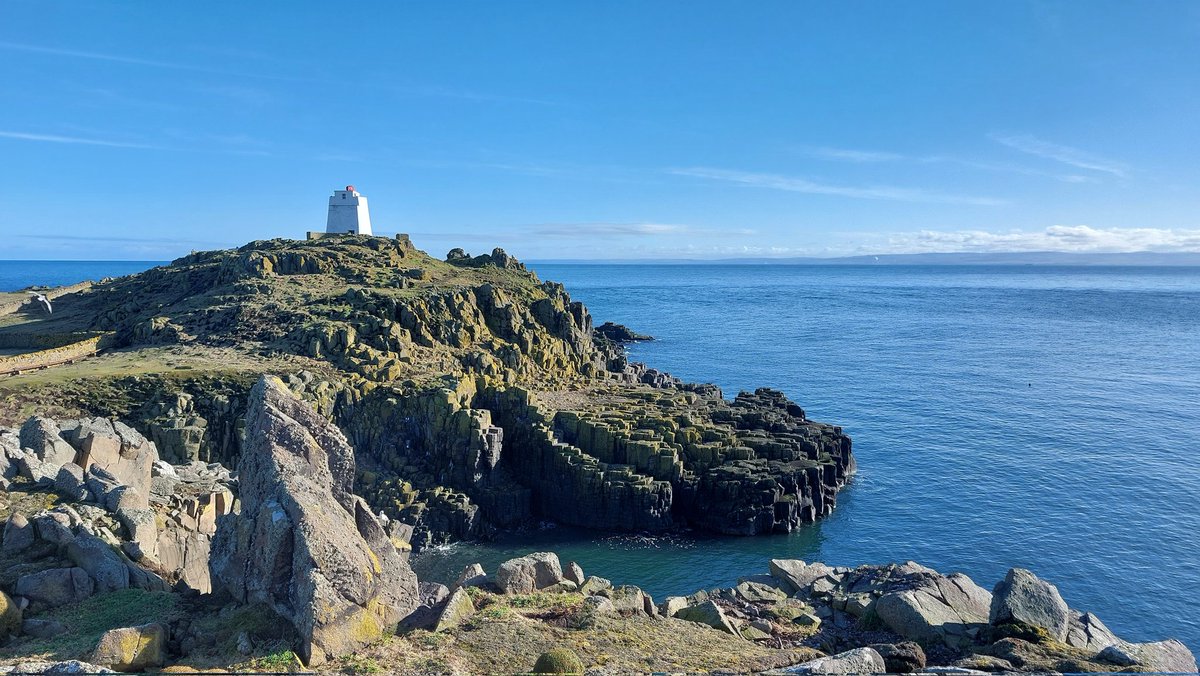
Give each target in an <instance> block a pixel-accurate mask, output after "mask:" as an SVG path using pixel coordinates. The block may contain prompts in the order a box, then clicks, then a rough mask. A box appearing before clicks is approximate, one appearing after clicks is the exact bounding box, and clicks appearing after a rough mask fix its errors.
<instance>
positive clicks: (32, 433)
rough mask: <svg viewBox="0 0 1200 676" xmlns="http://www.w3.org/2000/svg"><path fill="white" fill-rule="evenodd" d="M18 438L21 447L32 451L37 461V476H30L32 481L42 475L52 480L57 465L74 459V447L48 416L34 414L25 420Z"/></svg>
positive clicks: (59, 465) (55, 473)
mask: <svg viewBox="0 0 1200 676" xmlns="http://www.w3.org/2000/svg"><path fill="white" fill-rule="evenodd" d="M20 439H21V448H22V449H26V450H28V451H32V452H33V454H34V456H35V457H36V458H37V460H38V461H39V462H38V463H37V467H38V471H37V474H38V476H36V477H35V476H31V477H30V478H32V479H33V480H34V481H40V480H41V479H42V478H43V477H44V478H45V479H48V480H51V481H52V480H53V479H54V477H55V476H56V475H57V474H58V468H59V467H62V466H63V465H64V464H66V463H68V462H74V460H75V449H74V448H72V447H71V445H70V444H68V443H67V441H66V440H65V439H63V438H62V436H61V435H60V434H59V427H58V423H56V422H54V421H53V420H51V419H49V418H44V417H41V416H34V417H32V418H30V419H29V420H26V421H25V424H24V425H22V426H21V436H20Z"/></svg>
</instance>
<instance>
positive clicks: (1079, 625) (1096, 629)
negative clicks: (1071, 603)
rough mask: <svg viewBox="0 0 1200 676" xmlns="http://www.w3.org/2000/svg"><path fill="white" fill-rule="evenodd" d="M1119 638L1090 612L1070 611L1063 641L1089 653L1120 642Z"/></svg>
mask: <svg viewBox="0 0 1200 676" xmlns="http://www.w3.org/2000/svg"><path fill="white" fill-rule="evenodd" d="M1120 641H1121V639H1119V638H1117V635H1116V634H1114V633H1112V631H1111V630H1110V629H1109V628H1108V627H1107V626H1105V625H1104V623H1103V622H1101V621H1100V618H1098V617H1096V616H1095V615H1093V614H1091V613H1077V612H1074V611H1072V613H1071V622H1070V625H1069V626H1068V627H1067V637H1066V639H1065V640H1064V643H1066V644H1067V645H1069V646H1071V647H1073V648H1079V649H1081V650H1086V651H1088V652H1091V653H1098V652H1100V651H1101V650H1104V649H1105V648H1107V647H1108V646H1110V645H1116V644H1117V643H1120Z"/></svg>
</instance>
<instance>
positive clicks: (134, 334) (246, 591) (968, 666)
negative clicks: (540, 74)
mask: <svg viewBox="0 0 1200 676" xmlns="http://www.w3.org/2000/svg"><path fill="white" fill-rule="evenodd" d="M648 338H649V337H648V336H642V335H640V334H637V333H635V332H634V331H632V330H630V329H628V328H626V327H622V326H618V325H612V324H606V325H604V326H602V327H600V328H599V329H596V328H594V327H593V325H592V319H591V317H590V315H589V313H588V311H587V309H586V308H585V307H583V305H581V304H580V303H578V302H574V301H572V300H571V299H570V297H569V295H568V294H567V292H566V291H565V290H564V289H563V287H562V286H561V285H558V284H555V283H553V282H542V281H541V280H539V279H538V278H537V277H536V276H535V275H534V274H533V273H531V272H529V271H528V270H526V269H525V268H524V266H522V265H521V264H520V263H519V262H517V261H516V260H515V259H513V258H512V257H510V256H508V255H506V254H505V253H504V252H503V251H502V250H499V249H497V250H495V251H493V252H492V253H491V254H485V255H480V256H474V257H472V256H470V255H468V254H466V253H465V252H463V251H461V250H454V251H452V252H450V254H449V255H448V256H447V257H446V259H444V260H439V259H435V258H433V257H430V256H428V255H426V254H425V253H423V252H420V251H418V250H416V249H414V248H413V247H412V246H411V244H410V243H409V242H408V239H407V238H406V237H404V236H398V237H396V238H394V239H388V238H379V237H356V236H348V237H339V238H326V239H321V240H316V241H310V242H298V241H292V240H271V241H266V242H255V243H252V244H249V245H247V246H245V247H242V248H240V249H236V250H228V251H215V252H203V253H195V254H192V255H189V256H187V257H184V258H181V259H179V260H177V261H175V262H173V263H171V264H170V265H167V266H163V267H160V268H155V269H153V270H149V271H147V272H144V273H141V274H139V275H133V276H130V277H124V278H119V279H110V280H102V281H100V282H98V283H96V284H93V285H90V286H88V285H81V286H80V287H78V288H74V289H73V290H72V291H71V292H69V293H64V294H60V295H57V296H56V298H55V312H54V314H53V315H49V316H47V315H43V314H41V313H40V312H39V309H38V308H37V307H34V306H32V305H30V304H28V303H27V304H24V305H21V304H13V305H12V307H7V308H6V310H5V313H0V347H3V348H6V349H10V350H11V349H13V348H16V349H17V351H21V350H25V351H26V352H27V354H29V355H31V356H30V357H29V358H28V359H26V360H25V361H22V360H23V359H25V358H24V357H23V356H22V355H17V356H16V357H12V356H10V357H6V359H7V362H6V364H8V367H9V370H8V372H9V373H12V375H9V376H7V377H5V378H3V379H0V486H3V487H4V488H5V492H4V493H3V495H2V496H0V516H3V518H4V519H5V525H4V528H3V538H2V540H0V606H2V607H0V641H3V644H2V646H0V663H6V664H9V665H13V666H16V667H17V668H18V669H19V670H21V671H23V672H34V673H42V672H45V673H71V672H70V670H71V669H75V670H76V672H79V671H80V670H82V671H87V670H89V669H91V670H99V669H115V670H119V671H141V670H164V671H195V670H206V669H216V670H223V669H230V668H233V669H237V670H242V671H255V670H257V671H289V670H290V671H302V670H305V669H310V670H320V671H331V672H345V673H374V672H385V671H386V672H406V673H482V672H497V671H500V672H505V671H507V672H519V671H528V670H530V669H534V670H536V671H544V672H547V673H570V672H572V671H575V672H578V671H584V670H586V671H588V672H589V673H627V672H631V671H632V672H638V671H706V670H725V671H734V672H754V671H763V670H770V669H783V670H785V671H783V672H781V673H851V672H881V671H884V670H886V671H893V672H916V671H931V670H932V671H939V670H940V672H941V673H947V670H949V672H950V673H969V672H967V671H964V670H981V671H1059V672H1064V671H1195V670H1196V665H1195V661H1194V659H1193V658H1192V656H1191V653H1189V652H1188V650H1187V649H1186V648H1185V647H1183V646H1182V645H1181V644H1179V643H1178V642H1174V641H1163V642H1159V643H1141V644H1139V643H1129V642H1126V641H1123V640H1121V639H1119V638H1118V637H1116V636H1115V635H1113V634H1112V632H1110V631H1108V629H1107V628H1106V627H1105V626H1104V625H1103V623H1101V622H1100V620H1099V619H1098V618H1096V617H1095V616H1093V615H1091V614H1088V613H1082V612H1078V611H1075V610H1072V609H1070V608H1069V607H1068V606H1067V605H1066V603H1065V602H1063V600H1062V599H1061V597H1060V596H1059V594H1058V591H1057V589H1055V588H1054V586H1053V585H1050V584H1049V583H1046V582H1044V581H1042V580H1039V579H1038V578H1036V577H1035V576H1034V575H1033V574H1032V573H1029V572H1028V571H1023V570H1020V569H1014V570H1012V571H1010V573H1009V575H1008V576H1007V577H1006V578H1005V579H1004V580H1002V581H999V582H998V583H997V584H996V586H995V587H994V588H993V589H992V590H991V591H988V590H986V589H984V588H981V587H979V586H977V585H976V584H975V583H974V582H972V581H971V580H970V579H969V578H967V577H966V576H964V575H961V574H952V575H942V574H940V573H937V572H936V571H933V570H930V569H928V568H924V567H922V566H920V565H918V564H916V563H911V562H909V563H904V564H888V565H878V566H862V567H859V568H855V569H846V568H832V567H828V566H824V565H822V564H819V563H808V564H806V563H805V562H801V561H783V560H777V561H771V562H769V564H767V562H764V564H766V568H765V569H764V570H763V571H759V573H760V574H756V575H754V574H752V575H748V576H747V577H745V578H743V579H742V580H740V581H738V583H737V585H736V586H734V587H731V588H728V589H717V590H709V591H697V593H696V594H693V595H692V596H689V597H671V598H667V599H662V600H661V601H660V602H656V601H655V599H652V598H650V596H649V595H647V594H646V593H645V592H643V591H642V590H641V589H639V588H637V587H634V586H630V585H619V584H618V585H614V584H613V583H612V582H609V581H607V580H603V579H600V578H597V577H591V576H585V575H584V572H583V568H582V566H581V564H580V563H575V562H567V563H566V565H563V562H560V561H559V560H558V557H557V556H555V555H554V554H553V553H549V552H542V553H532V554H530V555H529V556H527V557H524V558H521V559H516V560H513V561H509V562H507V563H505V564H503V565H501V566H500V567H499V568H498V569H497V570H495V571H491V572H490V573H489V571H484V570H483V569H482V568H481V567H479V566H473V567H469V568H468V569H467V570H464V571H463V574H462V575H461V576H460V578H459V581H458V583H457V584H455V585H453V586H451V587H446V586H443V585H439V584H433V583H429V582H420V581H418V580H417V578H416V576H415V575H414V574H413V572H412V570H411V568H410V567H409V564H408V558H409V556H410V555H411V554H412V553H413V552H414V551H419V550H420V549H422V548H424V547H428V546H430V545H431V544H437V543H442V542H448V541H451V540H456V539H472V538H486V537H488V536H489V535H491V534H493V533H495V532H496V531H498V530H501V529H510V528H516V527H520V526H523V525H526V524H530V523H535V522H537V521H539V520H550V521H556V522H560V523H565V524H571V525H576V526H581V527H585V528H593V529H602V530H608V531H636V532H665V531H671V530H675V529H681V528H690V529H697V530H702V531H709V532H714V533H721V534H730V535H746V536H752V535H756V534H766V533H786V532H790V531H792V530H794V529H796V528H798V527H800V526H802V525H803V524H805V523H809V522H812V521H815V520H817V519H819V518H821V517H823V516H825V515H828V514H829V513H830V512H831V511H832V510H833V509H834V508H835V506H836V501H837V494H838V491H839V490H840V489H841V488H842V487H843V486H844V485H845V484H846V482H847V481H848V480H849V478H850V477H851V475H852V474H853V472H854V469H855V465H854V457H853V454H852V451H851V443H850V439H849V438H848V437H847V436H846V435H845V434H844V433H843V432H842V430H841V429H840V428H839V427H836V426H832V425H828V424H823V423H818V422H814V421H811V420H809V419H808V418H807V416H806V415H805V413H804V411H803V409H801V408H800V407H799V406H798V405H796V404H795V403H793V402H791V401H790V400H788V399H787V398H786V396H785V395H784V394H782V393H780V392H776V391H772V390H769V389H760V390H757V391H755V392H753V393H749V392H742V393H739V394H738V395H736V396H735V397H733V398H732V399H725V398H724V397H723V394H722V393H721V391H720V390H719V389H718V388H716V387H715V386H712V385H706V384H694V383H685V382H681V381H680V380H678V379H676V378H674V377H672V376H670V375H669V374H666V373H662V372H660V371H657V370H654V369H651V368H648V367H646V366H645V365H642V364H636V363H631V362H629V361H628V359H627V358H626V356H625V352H624V350H623V348H622V343H624V342H628V341H634V340H643V339H648ZM80 343H86V345H85V347H86V349H84V350H79V349H75V348H72V347H71V346H72V345H78V344H80ZM45 350H57V351H58V352H56V353H55V354H56V355H59V356H60V357H61V356H62V355H64V354H67V355H68V356H69V359H68V358H58V357H55V358H54V359H46V358H45V355H44V354H43V355H42V356H39V354H41V352H39V351H42V352H44V351H45ZM63 350H67V351H68V352H66V353H64V352H63ZM71 350H74V351H71ZM23 364H24V366H23ZM581 563H583V564H586V562H581ZM752 572H753V571H748V573H752ZM71 660H75V662H71ZM2 669H3V667H0V670H2ZM47 670H49V671H47ZM56 670H57V671H56Z"/></svg>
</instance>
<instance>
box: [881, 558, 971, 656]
mask: <svg viewBox="0 0 1200 676" xmlns="http://www.w3.org/2000/svg"><path fill="white" fill-rule="evenodd" d="M913 579H914V581H915V584H914V586H913V588H911V589H902V590H899V591H892V592H890V593H887V594H884V595H883V596H881V597H880V598H879V599H877V600H876V601H875V613H876V614H877V615H878V616H879V619H880V620H882V621H883V623H884V624H886V625H887V626H888V628H889V629H891V630H892V631H894V632H896V633H897V634H899V635H901V636H903V637H904V638H907V639H909V640H912V641H918V642H921V643H926V644H928V643H929V642H935V643H944V644H946V645H948V646H950V647H958V646H962V645H965V644H967V643H970V642H971V641H972V640H973V639H974V637H975V635H977V634H978V632H979V631H980V630H981V629H983V628H984V627H986V626H987V622H988V610H989V608H990V606H991V601H992V595H991V594H989V593H988V592H987V590H986V589H983V588H982V587H980V586H979V585H977V584H975V583H974V582H972V581H971V578H969V577H967V576H966V575H963V574H962V573H954V574H951V575H947V576H943V575H938V574H931V573H918V574H915V575H914V576H913Z"/></svg>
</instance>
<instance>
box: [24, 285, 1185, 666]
mask: <svg viewBox="0 0 1200 676" xmlns="http://www.w3.org/2000/svg"><path fill="white" fill-rule="evenodd" d="M12 265H13V264H12V263H11V262H4V261H0V290H4V289H6V288H9V289H11V288H20V287H23V286H25V285H28V284H32V283H48V282H44V281H42V280H41V279H24V280H23V281H16V282H13V281H9V280H13V279H19V278H20V276H21V273H14V272H13V271H12V269H11V266H12ZM58 265H70V266H78V264H75V263H72V264H58ZM118 265H123V264H118ZM141 265H142V266H143V267H147V266H148V265H149V264H141ZM533 267H535V268H536V270H537V271H538V273H539V275H541V276H542V278H544V279H553V280H556V281H561V282H563V283H565V284H566V286H567V288H568V290H570V291H571V293H572V295H573V296H574V297H575V298H576V299H579V300H582V301H584V302H585V303H587V305H588V306H589V307H590V308H591V310H592V313H593V316H594V317H595V318H596V321H597V323H599V322H602V321H605V320H612V321H617V322H620V323H624V324H627V325H629V326H630V327H632V328H634V329H635V330H638V331H641V332H645V333H650V334H652V335H654V336H656V337H657V338H658V340H656V341H655V342H652V343H646V344H641V345H637V346H635V347H634V348H632V350H631V352H632V354H633V356H634V357H635V358H637V359H639V360H642V361H646V362H648V363H650V364H651V365H653V366H655V367H658V368H661V369H664V370H667V371H670V372H672V373H674V374H675V375H678V376H681V377H683V378H686V379H689V380H702V381H709V382H715V383H716V384H718V385H720V386H721V387H722V388H723V389H724V390H725V392H726V395H727V396H732V394H734V393H735V392H736V391H737V390H738V389H742V388H754V387H757V386H763V385H769V386H772V387H777V388H780V389H782V390H784V391H785V392H787V393H788V395H789V396H791V397H792V398H793V399H795V400H796V401H797V402H799V403H800V404H801V405H802V406H804V408H805V409H806V410H807V411H808V413H809V416H810V417H812V418H814V419H817V420H823V421H827V422H833V423H836V424H840V425H843V426H844V427H845V428H846V430H847V431H848V432H849V433H850V434H851V436H852V437H853V438H854V449H855V453H856V455H857V457H858V462H859V474H858V476H857V477H856V478H855V480H854V482H853V483H852V484H851V485H850V486H849V487H847V488H846V489H845V490H844V491H843V492H842V494H841V496H840V498H839V505H838V508H837V510H836V512H835V513H834V514H833V515H832V516H831V517H830V518H828V519H826V520H824V521H822V522H821V523H818V524H815V525H813V526H811V527H807V528H804V529H802V530H801V531H800V532H798V533H795V534H793V535H789V536H771V537H757V538H714V537H693V536H688V535H684V536H672V537H667V538H649V537H643V536H639V535H622V536H609V535H604V534H598V533H592V532H587V531H579V530H573V529H567V528H561V527H560V528H547V529H542V530H537V531H532V532H527V533H521V534H517V535H513V536H509V537H507V538H505V539H503V540H501V541H499V542H495V543H487V544H482V545H470V544H460V545H454V546H451V547H447V548H442V549H439V550H435V551H432V552H429V553H427V554H424V555H422V556H421V557H418V559H417V560H416V561H415V567H416V568H417V569H418V572H419V573H421V574H422V575H423V576H424V577H432V578H441V579H443V580H446V579H451V578H453V577H454V576H456V574H457V572H458V571H459V570H461V568H462V566H463V565H465V564H467V563H471V562H474V561H480V562H483V563H484V564H485V566H486V567H488V569H489V570H491V569H494V566H495V564H496V563H498V562H499V561H501V560H503V559H506V558H510V557H511V556H515V555H519V554H522V553H526V552H529V551H536V550H539V549H551V550H554V551H557V552H559V553H560V555H562V556H564V557H565V558H570V559H575V560H578V561H579V562H580V563H581V564H582V565H583V567H584V569H585V571H586V572H588V573H591V574H597V575H602V576H604V577H608V578H611V579H613V580H614V581H617V582H623V583H632V584H638V585H640V586H642V587H644V588H645V589H647V590H648V591H650V592H651V593H652V594H654V595H655V596H656V597H659V598H661V597H662V596H663V595H666V594H681V593H690V592H692V591H695V590H696V589H700V588H708V587H714V586H720V585H729V584H730V583H732V582H734V581H736V579H737V577H739V576H741V575H745V574H750V573H755V572H759V571H764V570H765V568H766V561H767V559H769V558H772V557H793V558H802V559H806V560H821V561H826V562H829V563H831V564H838V565H858V564H861V563H880V562H885V561H898V560H905V559H914V560H917V561H920V562H921V563H924V564H926V565H929V566H932V567H934V568H937V569H939V570H942V571H943V572H949V571H952V570H961V571H963V572H965V573H967V574H968V575H970V576H971V577H972V578H974V579H975V581H976V582H978V583H980V584H982V585H984V586H987V587H990V586H992V585H993V584H994V583H995V582H996V581H997V580H999V579H1000V578H1001V577H1002V576H1003V574H1004V572H1005V570H1006V569H1007V568H1008V567H1009V566H1013V565H1018V566H1024V567H1028V568H1030V569H1032V570H1034V571H1035V572H1036V573H1038V574H1039V575H1042V576H1043V577H1045V578H1047V579H1049V580H1051V581H1052V582H1054V583H1055V584H1056V585H1058V587H1059V589H1060V590H1061V591H1062V593H1063V595H1064V597H1065V598H1066V599H1067V601H1068V603H1070V604H1071V605H1072V606H1073V607H1075V608H1079V609H1081V610H1091V611H1093V612H1095V613H1097V614H1098V615H1099V616H1100V617H1101V618H1102V619H1104V620H1105V622H1107V623H1108V624H1109V626H1110V627H1112V628H1113V630H1114V631H1116V632H1117V633H1119V634H1121V635H1122V636H1124V637H1126V638H1129V639H1132V640H1150V639H1158V638H1164V637H1168V636H1173V637H1176V638H1179V639H1181V640H1183V641H1184V642H1185V643H1187V644H1188V646H1189V647H1191V648H1192V649H1193V651H1195V650H1197V649H1198V647H1200V616H1198V615H1197V614H1196V613H1195V611H1194V604H1193V600H1194V598H1195V596H1196V590H1197V589H1200V555H1198V554H1197V550H1198V548H1200V462H1198V461H1200V269H1195V268H1190V269H1189V268H1074V267H1073V268H1047V267H994V268H992V267H902V266H895V267H804V266H652V265H639V266H615V265H596V266H589V265H549V264H545V265H535V266H533ZM6 268H7V269H8V271H7V272H6ZM47 269H48V268H46V267H41V268H39V269H38V272H39V273H42V274H44V273H45V272H46V270H47ZM80 270H82V268H78V269H76V270H74V271H72V270H64V269H59V272H61V273H62V274H63V275H65V278H60V279H59V281H58V282H56V283H68V282H70V281H77V280H76V279H73V278H71V276H72V275H73V274H74V275H78V274H80ZM87 271H88V273H89V274H91V275H101V274H124V273H126V272H129V271H131V270H128V269H125V268H124V267H119V268H114V269H112V270H108V271H106V270H104V269H103V265H100V266H99V267H98V268H88V269H87ZM6 275H7V276H6Z"/></svg>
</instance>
